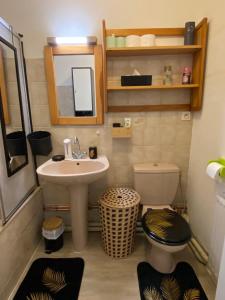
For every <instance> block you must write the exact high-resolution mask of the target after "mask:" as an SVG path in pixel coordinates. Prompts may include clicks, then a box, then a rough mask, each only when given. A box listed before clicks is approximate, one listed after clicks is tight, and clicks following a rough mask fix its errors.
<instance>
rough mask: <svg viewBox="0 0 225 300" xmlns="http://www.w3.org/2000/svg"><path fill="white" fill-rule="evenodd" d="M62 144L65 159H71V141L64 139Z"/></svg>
mask: <svg viewBox="0 0 225 300" xmlns="http://www.w3.org/2000/svg"><path fill="white" fill-rule="evenodd" d="M63 144H64V151H65V159H73V155H72V141H71V139H65V140H64V141H63Z"/></svg>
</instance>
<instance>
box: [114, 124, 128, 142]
mask: <svg viewBox="0 0 225 300" xmlns="http://www.w3.org/2000/svg"><path fill="white" fill-rule="evenodd" d="M131 136H132V129H131V127H129V128H127V127H112V137H113V138H117V139H125V138H126V139H127V138H131Z"/></svg>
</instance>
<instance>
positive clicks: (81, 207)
mask: <svg viewBox="0 0 225 300" xmlns="http://www.w3.org/2000/svg"><path fill="white" fill-rule="evenodd" d="M69 191H70V201H71V224H72V237H73V245H74V249H75V250H76V251H81V250H83V249H84V247H85V246H86V243H87V238H88V185H87V184H83V183H79V184H71V185H70V186H69Z"/></svg>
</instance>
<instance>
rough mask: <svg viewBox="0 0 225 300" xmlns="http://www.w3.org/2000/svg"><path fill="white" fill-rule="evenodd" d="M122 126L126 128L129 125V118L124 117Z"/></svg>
mask: <svg viewBox="0 0 225 300" xmlns="http://www.w3.org/2000/svg"><path fill="white" fill-rule="evenodd" d="M124 127H126V128H130V127H131V118H124Z"/></svg>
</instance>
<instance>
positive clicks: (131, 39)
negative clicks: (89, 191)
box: [126, 34, 141, 47]
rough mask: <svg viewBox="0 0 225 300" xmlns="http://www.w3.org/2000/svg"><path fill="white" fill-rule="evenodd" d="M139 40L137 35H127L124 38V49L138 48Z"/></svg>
mask: <svg viewBox="0 0 225 300" xmlns="http://www.w3.org/2000/svg"><path fill="white" fill-rule="evenodd" d="M140 39H141V38H140V36H139V35H133V34H132V35H128V36H127V37H126V47H139V46H140Z"/></svg>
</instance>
